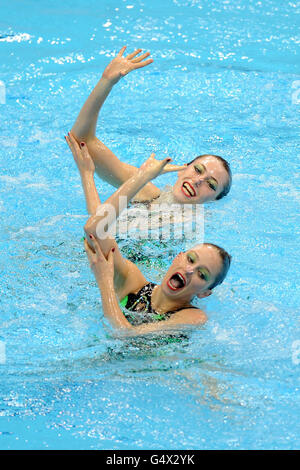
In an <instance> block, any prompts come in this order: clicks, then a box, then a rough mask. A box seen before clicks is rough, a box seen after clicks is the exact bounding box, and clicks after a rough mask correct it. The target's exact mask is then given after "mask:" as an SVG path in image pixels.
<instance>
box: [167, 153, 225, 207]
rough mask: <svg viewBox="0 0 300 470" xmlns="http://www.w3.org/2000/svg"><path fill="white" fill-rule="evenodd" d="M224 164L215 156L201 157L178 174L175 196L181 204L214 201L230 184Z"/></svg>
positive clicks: (174, 188) (174, 190) (174, 189)
mask: <svg viewBox="0 0 300 470" xmlns="http://www.w3.org/2000/svg"><path fill="white" fill-rule="evenodd" d="M228 178H229V177H228V173H227V171H226V169H225V168H224V165H223V163H222V162H221V161H220V160H218V159H217V158H216V157H214V156H213V155H205V156H203V157H199V158H198V159H197V160H195V161H194V162H193V163H191V164H190V165H188V166H187V168H186V170H183V171H180V172H179V173H178V180H177V181H176V183H175V185H174V187H173V195H174V197H175V199H176V201H178V202H180V203H181V204H204V203H205V202H209V201H214V200H215V199H216V198H217V197H218V195H219V194H220V193H221V192H222V191H223V189H224V187H225V186H226V184H227V183H228Z"/></svg>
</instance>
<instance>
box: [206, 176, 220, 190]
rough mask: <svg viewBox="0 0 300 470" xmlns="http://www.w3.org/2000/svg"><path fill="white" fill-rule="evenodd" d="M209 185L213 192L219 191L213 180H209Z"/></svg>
mask: <svg viewBox="0 0 300 470" xmlns="http://www.w3.org/2000/svg"><path fill="white" fill-rule="evenodd" d="M207 184H208V186H209V187H210V189H212V190H213V191H217V187H218V186H217V183H216V181H215V180H213V179H210V180H207Z"/></svg>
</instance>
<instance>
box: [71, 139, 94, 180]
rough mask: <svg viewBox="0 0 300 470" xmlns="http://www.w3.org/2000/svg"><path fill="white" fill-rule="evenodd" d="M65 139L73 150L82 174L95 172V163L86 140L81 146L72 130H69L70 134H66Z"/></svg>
mask: <svg viewBox="0 0 300 470" xmlns="http://www.w3.org/2000/svg"><path fill="white" fill-rule="evenodd" d="M65 139H66V141H67V144H68V146H69V147H70V149H71V152H72V154H73V157H74V160H75V163H76V165H77V167H78V170H79V171H80V174H81V175H82V174H83V173H93V174H94V172H95V165H94V162H93V159H92V157H91V156H90V154H89V151H88V148H87V145H86V144H85V143H84V142H81V143H80V146H79V145H78V143H77V141H76V139H75V138H74V136H73V135H72V134H71V132H69V133H68V135H66V136H65Z"/></svg>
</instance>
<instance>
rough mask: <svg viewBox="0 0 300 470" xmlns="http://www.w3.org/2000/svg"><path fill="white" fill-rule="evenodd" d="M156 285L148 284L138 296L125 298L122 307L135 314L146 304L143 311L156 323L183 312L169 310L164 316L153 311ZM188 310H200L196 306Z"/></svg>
mask: <svg viewBox="0 0 300 470" xmlns="http://www.w3.org/2000/svg"><path fill="white" fill-rule="evenodd" d="M156 285H157V284H155V283H154V282H148V283H147V284H145V285H144V286H143V287H142V288H141V289H140V290H139V291H138V292H137V293H136V294H134V293H129V294H128V295H127V296H126V297H124V299H122V300H121V302H120V303H121V305H122V306H123V307H125V308H126V310H130V311H132V312H135V311H137V309H136V307H138V305H139V304H142V305H143V304H144V306H143V311H147V313H149V314H151V315H152V318H153V319H154V320H156V321H162V320H166V319H168V318H170V316H171V315H172V314H173V313H176V312H178V311H180V310H182V308H179V309H175V310H169V311H168V312H166V313H164V314H161V313H158V312H156V310H154V309H153V307H152V302H151V297H152V293H153V291H154V288H155V287H156ZM187 308H195V309H198V307H195V306H194V305H189V306H188V307H187Z"/></svg>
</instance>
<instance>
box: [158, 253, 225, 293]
mask: <svg viewBox="0 0 300 470" xmlns="http://www.w3.org/2000/svg"><path fill="white" fill-rule="evenodd" d="M221 269H222V260H221V257H220V255H219V253H218V250H217V249H216V248H215V247H213V246H210V245H196V246H195V247H194V248H191V249H190V250H189V251H186V252H183V253H179V255H177V256H176V258H175V259H174V261H173V263H172V265H171V266H170V268H169V269H168V271H167V273H166V275H165V277H164V278H163V281H162V283H161V288H162V291H163V293H164V294H165V295H166V296H168V297H171V298H173V299H175V298H176V299H178V300H181V299H187V300H190V299H191V298H192V297H194V296H195V295H197V296H198V297H199V298H202V297H207V296H208V295H210V293H211V291H210V290H209V286H210V285H211V284H212V283H213V282H214V280H215V279H216V277H217V275H218V274H219V272H220V270H221Z"/></svg>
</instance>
